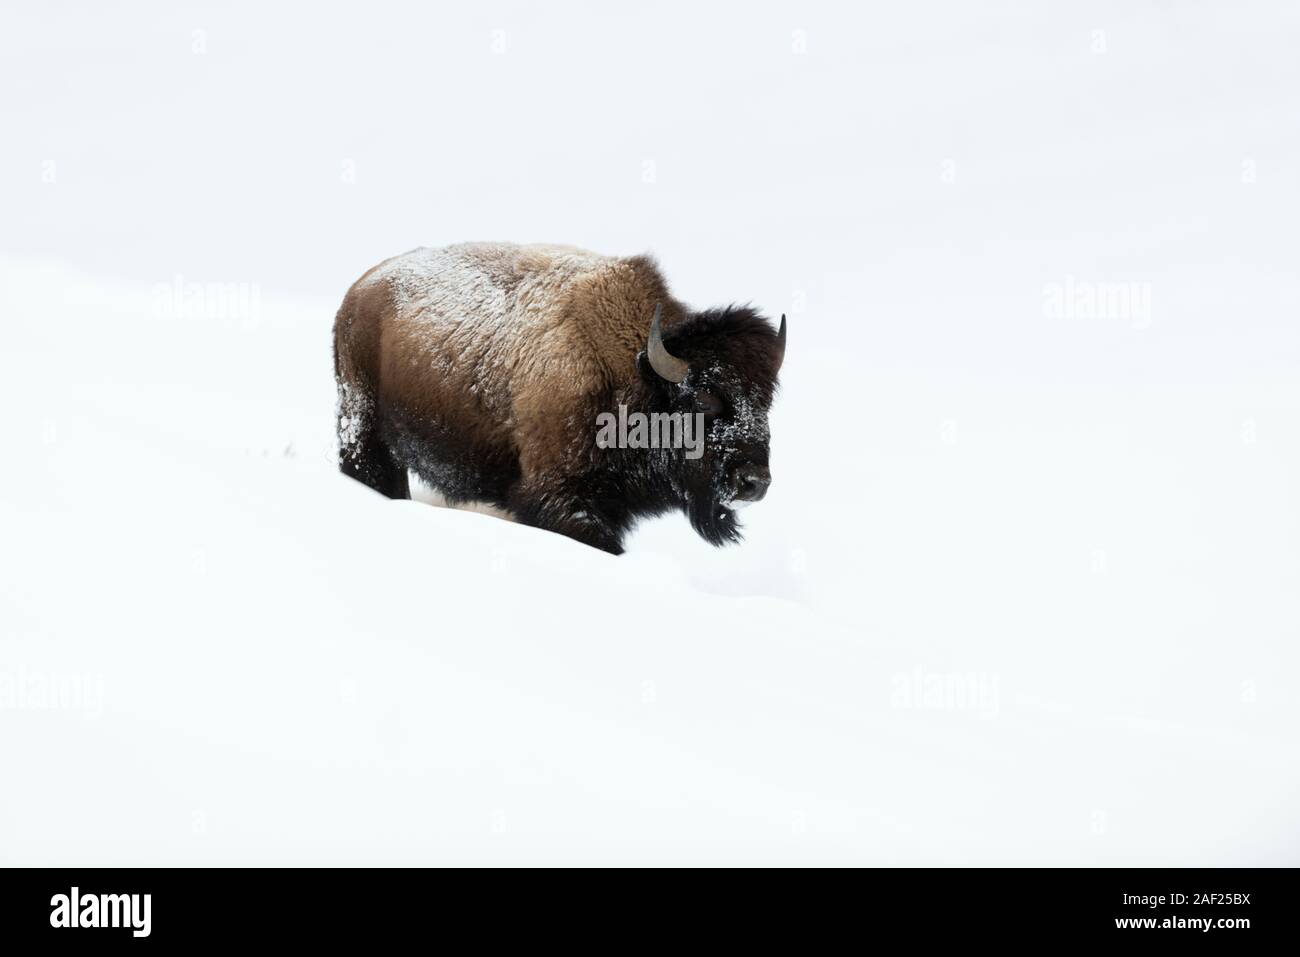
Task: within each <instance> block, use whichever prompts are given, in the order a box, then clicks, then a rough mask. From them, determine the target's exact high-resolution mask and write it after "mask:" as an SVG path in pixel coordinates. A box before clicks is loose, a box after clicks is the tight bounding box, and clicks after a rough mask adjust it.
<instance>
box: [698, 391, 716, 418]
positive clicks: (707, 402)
mask: <svg viewBox="0 0 1300 957" xmlns="http://www.w3.org/2000/svg"><path fill="white" fill-rule="evenodd" d="M695 411H696V412H702V413H703V414H704V415H721V414H722V400H721V399H719V398H718V397H717V396H716V395H714V394H713V393H712V392H699V393H696V396H695Z"/></svg>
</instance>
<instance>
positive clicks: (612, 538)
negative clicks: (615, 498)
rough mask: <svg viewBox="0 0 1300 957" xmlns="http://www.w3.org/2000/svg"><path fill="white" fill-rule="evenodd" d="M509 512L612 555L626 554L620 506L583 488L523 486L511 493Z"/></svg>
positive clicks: (534, 525)
mask: <svg viewBox="0 0 1300 957" xmlns="http://www.w3.org/2000/svg"><path fill="white" fill-rule="evenodd" d="M510 511H511V512H512V513H513V514H514V516H515V518H517V519H518V520H519V521H520V522H522V523H523V524H524V525H531V526H533V527H534V528H544V529H546V530H547V531H549V532H559V533H560V534H561V535H565V536H567V537H569V538H572V539H574V540H575V541H579V542H582V543H583V544H584V545H590V546H591V547H592V548H599V549H600V550H601V551H605V552H609V553H610V554H612V555H622V554H623V532H624V530H625V521H624V519H623V517H622V516H621V515H619V514H618V509H617V507H611V505H610V503H599V504H598V503H596V502H593V501H592V500H591V499H590V498H589V497H587V496H585V495H583V494H582V493H581V490H578V489H573V488H568V487H566V488H562V489H558V490H548V489H539V488H536V487H528V486H522V487H520V488H517V489H515V490H514V491H513V492H512V494H511V496H510Z"/></svg>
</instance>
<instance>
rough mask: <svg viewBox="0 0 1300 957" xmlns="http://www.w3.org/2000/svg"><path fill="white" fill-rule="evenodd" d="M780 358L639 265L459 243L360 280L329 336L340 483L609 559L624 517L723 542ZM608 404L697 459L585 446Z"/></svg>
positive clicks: (766, 337) (766, 330)
mask: <svg viewBox="0 0 1300 957" xmlns="http://www.w3.org/2000/svg"><path fill="white" fill-rule="evenodd" d="M784 354H785V317H784V316H782V317H781V325H780V329H779V331H774V330H773V329H772V327H771V325H770V324H769V323H768V322H767V321H766V320H765V319H764V318H763V317H761V316H760V315H758V314H757V313H756V312H755V311H754V310H752V309H750V308H748V307H743V306H730V307H727V308H725V309H711V310H705V311H698V312H697V311H692V310H690V309H688V308H686V307H685V306H684V305H682V303H680V302H678V301H677V300H676V299H674V298H673V297H672V295H671V294H670V293H669V291H668V287H667V284H666V283H665V281H664V279H663V277H662V276H661V275H660V272H659V269H658V266H657V265H656V264H655V263H654V261H653V260H652V259H650V258H649V257H646V256H634V257H609V256H600V255H596V254H594V253H589V252H585V251H583V250H579V249H574V248H571V247H565V246H537V245H535V246H517V245H511V244H505V243H467V244H463V245H458V246H450V247H447V248H445V249H416V250H413V251H412V252H409V253H405V254H403V255H401V256H397V257H394V258H393V259H389V260H386V261H385V262H383V263H380V264H379V265H378V266H376V267H374V268H373V269H371V270H370V271H369V272H367V273H366V274H365V275H364V276H362V277H361V278H360V279H359V280H357V282H356V283H355V284H353V286H352V288H351V289H349V290H348V293H347V295H346V296H345V297H344V299H343V305H342V307H341V308H340V309H339V312H338V316H337V318H336V319H335V322H334V372H335V377H336V379H337V381H338V394H339V404H338V435H339V467H340V468H341V469H342V471H343V472H344V473H345V474H347V475H350V476H352V477H353V478H355V479H357V480H358V481H361V482H364V483H365V484H366V485H369V486H370V487H371V488H373V489H376V490H378V491H380V492H382V493H383V494H385V495H387V496H389V497H391V498H408V497H409V496H410V487H409V484H408V473H409V472H414V473H415V474H416V475H417V476H419V477H420V479H421V480H423V481H424V482H425V483H426V484H427V485H429V486H431V487H432V488H434V489H436V490H437V491H438V492H440V493H442V495H443V496H444V497H445V498H446V499H447V501H448V502H449V503H452V504H458V503H466V502H485V503H489V504H491V505H494V506H496V507H497V508H499V509H502V510H504V511H506V512H508V513H509V514H510V515H512V516H513V517H514V518H516V519H517V520H518V521H520V522H524V523H526V524H528V525H534V526H536V527H539V528H545V529H549V530H551V531H555V532H559V533H561V534H563V535H567V536H569V537H570V538H574V539H577V540H578V541H580V542H585V543H586V544H588V545H592V546H595V547H596V548H601V549H604V550H605V551H608V552H613V553H614V554H619V553H620V552H622V550H623V545H622V542H623V536H624V535H625V534H626V532H627V531H628V529H629V528H631V526H632V525H633V523H635V522H636V521H637V519H639V518H642V517H645V516H650V515H658V514H662V513H664V512H667V511H670V510H673V509H680V510H682V511H683V512H685V514H686V515H687V516H688V517H689V518H690V521H691V524H692V526H694V528H695V530H696V531H697V532H699V534H700V535H702V536H703V537H704V538H705V539H707V540H708V541H710V542H712V543H714V544H715V545H720V544H723V543H725V542H732V541H736V540H738V539H739V537H740V528H739V524H738V522H737V519H736V514H735V510H736V508H737V507H738V506H739V505H740V504H743V503H747V502H754V501H757V500H759V499H761V498H762V497H763V496H764V495H765V494H766V492H767V489H768V485H769V484H770V482H771V473H770V471H769V462H768V448H769V433H768V410H769V409H770V407H771V404H772V397H773V394H774V393H775V391H776V387H777V373H778V372H779V370H780V368H781V360H782V358H783V357H784ZM620 407H626V409H628V410H632V411H634V412H639V413H642V414H644V415H653V414H656V413H669V414H671V413H678V414H684V415H691V416H698V417H702V418H697V419H696V421H703V423H704V435H705V437H704V447H703V452H702V454H699V453H698V451H697V454H693V455H689V456H688V455H687V454H684V450H683V449H681V448H678V447H662V446H660V447H654V448H624V447H614V448H610V447H602V446H601V445H600V444H598V443H597V442H596V427H595V423H596V421H597V418H598V416H600V415H601V414H602V413H608V412H612V411H613V410H616V409H619V408H620Z"/></svg>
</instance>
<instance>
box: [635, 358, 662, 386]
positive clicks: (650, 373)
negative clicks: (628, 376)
mask: <svg viewBox="0 0 1300 957" xmlns="http://www.w3.org/2000/svg"><path fill="white" fill-rule="evenodd" d="M636 371H637V374H638V375H640V376H641V381H642V382H644V383H645V384H646V385H648V386H651V387H653V388H654V390H655V391H656V392H657V391H660V390H662V389H663V388H664V386H666V385H667V384H668V383H667V382H666V381H665V380H664V379H663V377H662V376H660V375H659V373H658V372H655V367H654V366H652V365H651V364H650V356H649V355H647V354H646V351H645V350H644V349H642V350H641V351H640V352H638V353H637V354H636Z"/></svg>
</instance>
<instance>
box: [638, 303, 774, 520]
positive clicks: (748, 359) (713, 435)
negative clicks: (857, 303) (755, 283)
mask: <svg viewBox="0 0 1300 957" xmlns="http://www.w3.org/2000/svg"><path fill="white" fill-rule="evenodd" d="M663 341H664V345H665V346H666V347H667V349H668V351H669V352H671V353H672V354H673V355H674V356H676V357H678V358H680V359H683V360H685V361H686V362H688V363H689V365H690V371H689V372H688V374H687V376H686V378H685V379H684V380H682V382H680V383H673V382H668V381H666V380H665V379H663V378H662V377H660V376H659V375H658V374H656V373H655V371H654V370H653V369H652V368H651V367H650V364H649V361H648V359H647V357H646V354H645V353H644V352H642V353H641V354H639V355H638V356H637V370H638V372H639V373H640V384H641V386H642V387H643V389H644V390H645V391H644V398H643V403H644V406H643V410H644V411H647V412H682V413H687V414H690V413H694V412H701V411H704V412H708V413H709V414H708V415H707V417H706V419H705V421H706V425H707V433H706V439H705V445H704V455H703V456H702V457H701V458H699V459H697V460H694V461H692V460H689V459H687V458H686V457H685V455H684V454H683V452H682V451H681V450H673V451H672V454H671V455H669V456H663V457H661V458H662V460H663V461H660V462H658V463H657V464H658V465H659V466H660V467H661V468H665V472H666V476H665V477H666V478H668V482H666V483H665V485H666V486H667V487H668V488H670V489H671V494H672V496H673V498H675V499H676V501H672V502H671V503H665V505H667V506H668V507H672V506H676V507H679V508H681V509H682V511H683V512H685V514H686V516H687V518H689V519H690V522H691V526H692V527H693V528H694V529H695V531H696V532H698V533H699V534H700V536H701V537H703V538H704V539H705V540H706V541H709V542H711V543H712V544H714V545H723V544H727V543H730V542H736V541H739V540H740V537H741V533H740V523H739V522H738V521H737V519H736V513H735V510H734V508H732V507H731V495H732V493H733V491H734V490H733V489H732V488H731V487H730V485H729V476H730V475H731V473H732V470H734V469H735V468H736V467H738V466H740V465H744V464H750V465H756V466H763V467H765V468H766V467H767V466H768V459H769V434H770V433H769V429H768V423H767V415H768V410H769V409H770V408H771V405H772V399H773V397H774V396H775V394H776V390H777V373H778V371H779V369H780V366H781V359H782V354H781V353H782V349H781V344H780V343H779V341H778V340H777V335H776V331H775V330H774V329H773V328H772V326H771V324H770V323H768V321H767V320H766V319H764V318H763V317H762V316H761V315H759V314H758V312H757V311H755V310H754V309H752V308H751V307H749V306H728V307H726V308H723V309H710V310H706V311H703V312H696V313H691V314H688V315H687V317H686V318H685V319H684V320H683V321H681V322H679V323H677V324H676V325H675V326H673V328H671V329H670V330H666V331H665V332H664V337H663ZM713 409H716V410H717V411H716V413H715V412H713V411H712V410H713ZM642 454H644V453H642ZM651 464H652V465H654V464H656V463H655V462H652V463H651Z"/></svg>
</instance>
